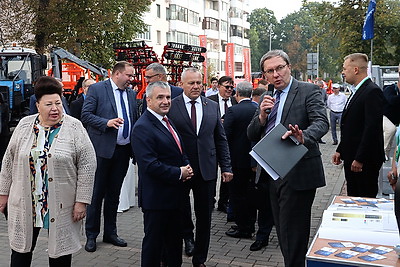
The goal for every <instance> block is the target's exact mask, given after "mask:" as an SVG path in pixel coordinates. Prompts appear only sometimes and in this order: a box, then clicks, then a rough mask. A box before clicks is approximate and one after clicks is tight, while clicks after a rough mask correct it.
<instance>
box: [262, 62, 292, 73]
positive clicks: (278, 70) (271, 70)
mask: <svg viewBox="0 0 400 267" xmlns="http://www.w3.org/2000/svg"><path fill="white" fill-rule="evenodd" d="M287 65H288V64H285V65H279V66H278V67H276V68H275V69H269V70H266V71H265V72H264V73H267V74H269V75H272V74H274V73H275V71H276V72H277V73H281V71H282V70H283V69H284V68H285V67H286V66H287Z"/></svg>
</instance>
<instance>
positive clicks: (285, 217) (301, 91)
mask: <svg viewBox="0 0 400 267" xmlns="http://www.w3.org/2000/svg"><path fill="white" fill-rule="evenodd" d="M260 67H261V71H262V72H263V73H264V75H265V77H266V78H267V79H268V81H269V82H270V83H271V84H273V85H274V87H275V92H274V95H275V98H273V97H271V96H268V95H264V96H263V98H262V99H263V100H262V102H261V104H260V107H259V109H258V112H256V115H255V116H254V118H253V120H252V121H251V123H250V125H249V127H248V129H247V134H248V137H249V139H250V140H252V141H259V140H260V139H261V138H262V137H263V136H264V135H265V134H266V132H268V131H269V130H270V129H272V127H273V126H274V125H276V124H278V123H282V124H283V125H284V126H285V127H286V128H288V129H289V130H288V131H287V132H286V133H285V134H284V135H283V137H282V138H284V139H285V138H288V137H289V136H290V135H292V136H293V137H294V138H296V139H297V140H298V141H299V142H300V143H302V144H304V145H305V146H306V147H307V148H308V152H307V154H306V155H305V156H304V157H303V158H302V159H301V160H300V161H299V163H298V164H297V165H296V166H295V167H294V168H293V169H292V170H291V171H290V172H289V174H288V175H287V176H286V177H280V178H279V179H277V180H273V179H272V178H271V177H269V175H268V174H267V173H266V172H265V171H264V170H262V171H261V172H260V171H259V172H258V173H257V175H258V177H257V178H260V177H261V179H263V178H266V179H268V183H269V190H270V198H271V206H272V212H273V216H274V221H275V226H276V231H277V234H278V239H279V245H280V247H281V251H282V254H283V257H284V261H285V266H286V267H288V266H290V267H301V266H305V255H306V252H307V245H308V239H309V235H310V224H311V206H312V203H313V201H314V197H315V193H316V189H317V188H318V187H322V186H325V176H324V169H323V166H322V160H321V152H320V151H319V147H318V139H319V138H320V137H322V136H323V135H325V134H326V133H327V132H328V128H329V124H328V119H327V117H326V110H325V105H324V103H323V101H322V97H321V90H319V88H318V87H317V86H316V85H313V84H311V83H304V82H299V81H297V80H296V79H294V78H293V77H292V76H291V74H290V71H291V65H290V61H289V57H288V55H287V54H286V53H285V52H284V51H282V50H272V51H269V52H268V53H266V54H265V55H264V56H263V57H262V58H261V61H260ZM269 114H270V115H272V116H269ZM282 160H283V161H284V160H285V159H282Z"/></svg>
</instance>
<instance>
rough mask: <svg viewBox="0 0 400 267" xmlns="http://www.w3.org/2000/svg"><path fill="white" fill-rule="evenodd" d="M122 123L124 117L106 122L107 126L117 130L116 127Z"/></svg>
mask: <svg viewBox="0 0 400 267" xmlns="http://www.w3.org/2000/svg"><path fill="white" fill-rule="evenodd" d="M123 124H124V119H121V118H115V119H111V120H109V121H108V122H107V127H109V128H111V127H114V128H115V129H117V130H118V128H119V127H121V126H122V125H123Z"/></svg>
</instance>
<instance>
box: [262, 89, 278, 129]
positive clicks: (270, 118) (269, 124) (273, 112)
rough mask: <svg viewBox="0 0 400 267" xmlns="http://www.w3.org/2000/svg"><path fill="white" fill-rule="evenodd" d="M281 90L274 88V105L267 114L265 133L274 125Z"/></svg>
mask: <svg viewBox="0 0 400 267" xmlns="http://www.w3.org/2000/svg"><path fill="white" fill-rule="evenodd" d="M281 93H282V91H281V90H276V93H275V94H276V98H275V105H274V107H273V108H272V110H271V113H270V114H269V115H268V122H267V126H266V127H265V134H268V133H269V132H270V131H271V130H272V128H274V127H275V122H276V114H277V113H278V107H279V101H280V99H281Z"/></svg>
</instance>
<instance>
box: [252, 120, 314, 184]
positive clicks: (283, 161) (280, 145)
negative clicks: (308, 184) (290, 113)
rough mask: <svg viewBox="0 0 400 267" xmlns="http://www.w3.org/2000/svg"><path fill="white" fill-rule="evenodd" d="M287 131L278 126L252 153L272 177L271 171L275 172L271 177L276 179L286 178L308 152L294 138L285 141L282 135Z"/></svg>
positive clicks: (280, 125) (283, 127)
mask: <svg viewBox="0 0 400 267" xmlns="http://www.w3.org/2000/svg"><path fill="white" fill-rule="evenodd" d="M287 131H288V130H287V129H286V128H285V126H283V125H282V124H278V125H276V126H275V127H274V128H273V129H272V130H271V131H270V132H269V133H268V134H267V135H265V136H264V137H263V138H262V139H261V140H260V141H259V142H258V143H257V144H256V145H255V146H254V147H253V149H252V152H250V154H251V155H252V156H253V157H254V159H255V160H256V161H257V162H258V163H259V164H260V165H261V166H262V167H263V168H264V169H265V170H266V171H267V173H268V174H270V175H271V169H272V171H273V172H275V173H274V175H271V177H272V178H274V179H277V178H278V177H279V178H285V176H286V175H287V174H288V173H289V172H290V171H291V170H292V169H293V167H294V166H296V164H297V163H298V162H299V161H300V159H301V158H302V157H303V156H304V155H305V154H306V153H307V151H308V149H307V148H306V147H305V146H304V145H303V144H301V143H299V142H298V141H297V140H296V139H295V138H294V137H293V136H290V137H288V138H287V139H285V140H283V139H282V135H284V134H285V133H286V132H287ZM268 167H269V168H270V169H269V168H268ZM273 172H272V173H273Z"/></svg>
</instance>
